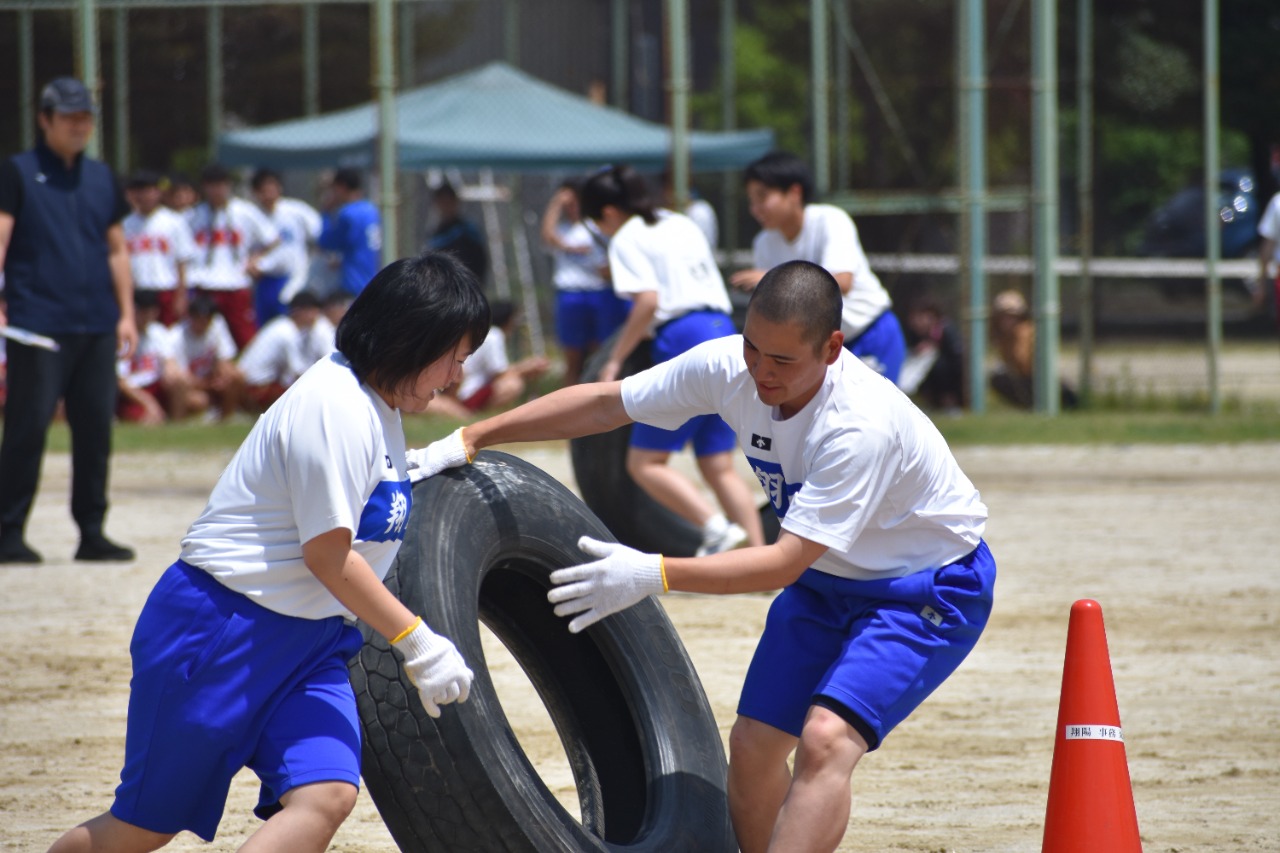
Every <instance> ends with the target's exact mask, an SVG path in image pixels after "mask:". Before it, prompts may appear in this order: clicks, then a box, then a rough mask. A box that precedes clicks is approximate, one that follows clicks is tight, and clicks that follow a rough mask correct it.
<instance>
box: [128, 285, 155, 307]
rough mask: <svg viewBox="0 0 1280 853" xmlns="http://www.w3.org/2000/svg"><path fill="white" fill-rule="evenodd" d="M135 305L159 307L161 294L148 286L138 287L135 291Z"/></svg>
mask: <svg viewBox="0 0 1280 853" xmlns="http://www.w3.org/2000/svg"><path fill="white" fill-rule="evenodd" d="M133 307H135V308H159V307H160V296H159V294H157V293H156V292H155V291H154V290H147V289H146V288H142V287H140V288H136V289H135V290H134V291H133Z"/></svg>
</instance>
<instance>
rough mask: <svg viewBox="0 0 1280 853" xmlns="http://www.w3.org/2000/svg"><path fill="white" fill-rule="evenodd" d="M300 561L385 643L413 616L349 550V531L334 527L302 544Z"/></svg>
mask: <svg viewBox="0 0 1280 853" xmlns="http://www.w3.org/2000/svg"><path fill="white" fill-rule="evenodd" d="M302 561H303V562H304V563H306V564H307V568H308V569H310V570H311V573H312V574H313V575H315V576H316V579H317V580H319V581H320V583H322V584H324V588H325V589H327V590H329V592H331V593H332V594H333V597H334V598H336V599H338V601H340V602H342V605H343V606H344V607H346V608H347V609H348V610H350V611H351V612H352V613H354V614H355V615H356V616H358V617H359V618H360V619H362V620H364V622H365V623H367V624H368V625H369V627H371V628H373V630H375V631H377V632H378V633H379V634H381V635H382V636H384V637H386V638H387V639H388V640H391V639H394V638H395V637H397V636H399V635H400V634H401V633H402V632H403V631H404V629H405V628H408V627H409V626H410V625H411V624H413V622H414V620H415V619H416V618H417V616H415V615H414V613H413V612H412V611H410V610H409V608H407V607H405V606H404V605H403V604H401V603H400V600H399V599H398V598H396V597H395V596H394V595H392V594H391V592H390V590H388V589H387V588H386V587H385V586H383V585H382V582H381V581H379V580H378V576H377V575H375V574H374V573H373V567H372V566H370V565H369V563H368V562H367V561H366V560H365V558H364V557H362V556H360V555H359V554H358V553H356V552H355V551H353V550H351V531H350V530H347V529H346V528H343V527H335V528H334V529H333V530H330V531H329V532H328V533H321V534H320V535H319V536H317V537H315V538H314V539H309V540H308V541H306V542H304V543H303V544H302Z"/></svg>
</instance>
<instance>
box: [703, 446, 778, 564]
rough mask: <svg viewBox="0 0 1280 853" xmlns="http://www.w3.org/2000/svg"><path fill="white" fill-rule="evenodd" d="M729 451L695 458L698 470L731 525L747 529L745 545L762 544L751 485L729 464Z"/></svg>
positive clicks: (730, 454) (732, 457)
mask: <svg viewBox="0 0 1280 853" xmlns="http://www.w3.org/2000/svg"><path fill="white" fill-rule="evenodd" d="M733 459H734V454H733V452H731V451H726V452H724V453H712V454H710V455H709V456H699V457H698V470H699V471H701V472H702V479H704V480H706V481H707V485H708V486H710V487H711V491H713V492H715V495H716V500H718V501H720V506H722V507H723V508H724V514H725V515H727V516H728V517H729V520H730V521H732V522H733V523H734V524H736V525H738V526H739V527H741V528H742V529H743V530H745V531H747V544H748V545H763V544H764V529H763V528H762V527H761V526H760V513H759V511H758V510H757V509H756V503H755V500H754V499H753V498H752V496H751V488H750V486H748V485H747V484H746V482H744V481H743V479H742V478H741V477H739V476H738V472H737V470H735V469H734V467H733Z"/></svg>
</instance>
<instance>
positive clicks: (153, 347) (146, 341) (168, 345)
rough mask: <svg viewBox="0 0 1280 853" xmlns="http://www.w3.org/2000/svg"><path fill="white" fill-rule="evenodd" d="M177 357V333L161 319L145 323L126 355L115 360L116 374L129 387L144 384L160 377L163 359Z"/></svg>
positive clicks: (137, 386)
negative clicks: (129, 353) (131, 350)
mask: <svg viewBox="0 0 1280 853" xmlns="http://www.w3.org/2000/svg"><path fill="white" fill-rule="evenodd" d="M177 357H178V334H177V330H176V329H170V328H168V327H166V326H165V325H164V324H163V323H148V324H147V327H146V328H145V329H143V330H142V332H141V333H140V334H139V335H138V345H137V346H136V347H135V348H134V350H133V355H132V356H131V357H129V358H122V359H119V360H118V361H117V362H116V374H117V375H118V376H119V377H120V378H121V379H123V380H124V382H125V384H126V385H128V386H129V387H130V388H146V387H147V386H149V385H154V384H155V383H156V382H159V381H160V377H162V376H163V375H164V363H165V362H166V361H169V360H171V359H176V358H177Z"/></svg>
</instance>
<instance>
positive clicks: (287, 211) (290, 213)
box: [261, 198, 324, 305]
mask: <svg viewBox="0 0 1280 853" xmlns="http://www.w3.org/2000/svg"><path fill="white" fill-rule="evenodd" d="M267 218H268V219H269V220H271V224H272V225H274V226H275V227H276V231H278V232H279V234H280V245H279V246H276V247H275V248H274V249H272V250H271V252H270V253H268V254H267V256H266V257H264V258H263V259H262V262H261V266H262V270H263V272H265V273H266V274H267V275H272V276H282V277H284V278H286V281H285V284H284V288H283V289H282V290H281V291H280V302H281V303H283V304H285V305H288V304H289V300H291V299H293V297H295V296H297V295H298V293H300V292H301V291H302V288H303V287H305V286H306V284H307V274H308V272H309V271H310V269H311V246H313V245H314V244H315V242H316V240H318V239H319V238H320V228H321V227H322V226H323V224H324V223H323V220H321V218H320V214H319V213H317V212H316V209H315V208H314V207H312V206H311V205H309V204H307V203H306V202H305V201H299V200H298V199H296V198H282V199H277V200H276V204H275V207H274V208H272V210H271V212H270V213H269V214H267Z"/></svg>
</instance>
